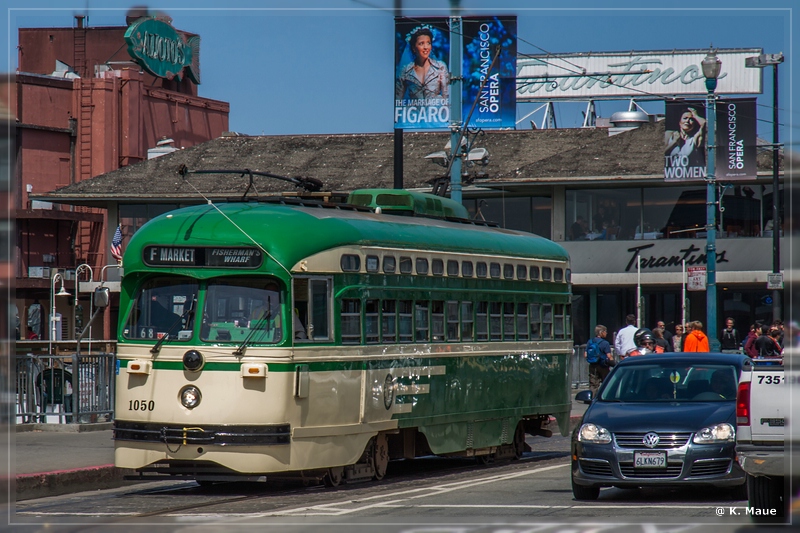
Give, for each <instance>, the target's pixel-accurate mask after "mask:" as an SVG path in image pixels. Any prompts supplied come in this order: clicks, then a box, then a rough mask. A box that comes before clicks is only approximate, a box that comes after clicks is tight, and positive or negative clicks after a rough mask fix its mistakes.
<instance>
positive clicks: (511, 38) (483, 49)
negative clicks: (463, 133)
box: [462, 17, 517, 129]
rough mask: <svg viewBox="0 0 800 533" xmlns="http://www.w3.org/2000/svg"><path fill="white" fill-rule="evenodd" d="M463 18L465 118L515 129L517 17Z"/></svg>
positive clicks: (474, 124)
mask: <svg viewBox="0 0 800 533" xmlns="http://www.w3.org/2000/svg"><path fill="white" fill-rule="evenodd" d="M463 20H464V22H463V28H464V66H463V76H464V90H463V95H464V96H463V100H462V105H463V111H462V115H463V117H464V120H467V117H469V127H471V128H483V129H501V128H502V129H514V128H515V127H516V118H517V77H516V76H517V17H485V18H481V17H465V18H464V19H463ZM495 58H496V59H495ZM470 112H472V115H471V116H470Z"/></svg>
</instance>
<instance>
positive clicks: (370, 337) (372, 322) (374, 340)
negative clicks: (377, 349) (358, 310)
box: [364, 300, 380, 344]
mask: <svg viewBox="0 0 800 533" xmlns="http://www.w3.org/2000/svg"><path fill="white" fill-rule="evenodd" d="M379 304H380V300H367V301H366V302H364V330H365V331H364V333H365V337H366V340H367V344H378V342H380V335H379V333H378V330H379V314H378V306H379Z"/></svg>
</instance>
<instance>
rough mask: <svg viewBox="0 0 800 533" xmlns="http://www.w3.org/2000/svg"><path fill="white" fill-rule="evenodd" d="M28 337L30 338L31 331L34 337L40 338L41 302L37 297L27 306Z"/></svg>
mask: <svg viewBox="0 0 800 533" xmlns="http://www.w3.org/2000/svg"><path fill="white" fill-rule="evenodd" d="M27 324H28V332H29V333H28V338H31V333H32V334H33V335H34V336H35V337H34V338H36V339H41V338H42V304H40V303H39V299H38V298H37V299H36V300H34V301H33V303H32V304H31V306H30V307H28V322H27Z"/></svg>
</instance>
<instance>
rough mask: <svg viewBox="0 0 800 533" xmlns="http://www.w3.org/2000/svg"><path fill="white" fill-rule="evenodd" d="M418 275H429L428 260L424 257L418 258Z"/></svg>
mask: <svg viewBox="0 0 800 533" xmlns="http://www.w3.org/2000/svg"><path fill="white" fill-rule="evenodd" d="M417 274H419V275H420V276H427V275H428V260H427V259H426V258H424V257H417Z"/></svg>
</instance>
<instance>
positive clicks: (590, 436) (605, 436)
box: [578, 424, 611, 444]
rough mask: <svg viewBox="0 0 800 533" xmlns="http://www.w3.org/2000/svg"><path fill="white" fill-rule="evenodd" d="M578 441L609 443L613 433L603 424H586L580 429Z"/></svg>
mask: <svg viewBox="0 0 800 533" xmlns="http://www.w3.org/2000/svg"><path fill="white" fill-rule="evenodd" d="M578 442H590V443H592V444H608V443H609V442H611V433H609V432H608V430H607V429H606V428H604V427H602V426H596V425H594V424H584V425H582V426H581V429H580V431H578Z"/></svg>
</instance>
